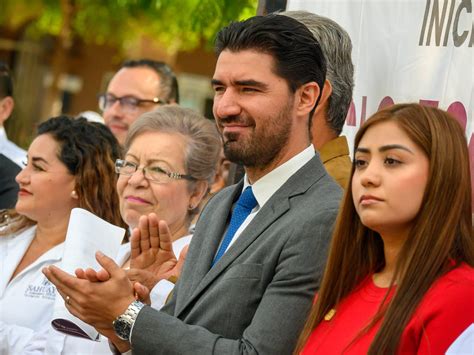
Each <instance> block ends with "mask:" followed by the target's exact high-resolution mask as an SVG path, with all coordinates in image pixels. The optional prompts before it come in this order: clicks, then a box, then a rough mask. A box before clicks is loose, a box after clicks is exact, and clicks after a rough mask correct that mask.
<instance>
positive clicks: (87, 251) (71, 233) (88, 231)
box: [51, 208, 125, 340]
mask: <svg viewBox="0 0 474 355" xmlns="http://www.w3.org/2000/svg"><path fill="white" fill-rule="evenodd" d="M124 234H125V229H123V228H120V227H117V226H115V225H113V224H110V223H108V222H106V221H104V220H103V219H101V218H99V217H97V216H96V215H94V214H92V213H91V212H89V211H86V210H84V209H82V208H74V209H73V210H72V211H71V217H70V219H69V225H68V228H67V234H66V240H65V242H64V255H63V259H62V261H61V265H60V268H61V269H62V270H63V271H65V272H67V273H69V274H71V275H74V271H75V270H76V269H77V268H89V267H90V268H93V269H95V270H99V269H100V268H101V267H100V265H99V264H98V262H97V260H96V259H95V253H96V251H101V252H102V253H104V254H105V255H107V256H109V257H112V258H114V257H115V256H116V255H117V252H118V250H119V247H120V244H121V243H122V240H123V237H124ZM51 325H52V326H53V328H54V329H56V330H57V331H60V332H63V333H66V334H68V335H74V336H79V337H83V338H87V339H92V340H98V338H99V333H98V332H97V331H96V330H95V329H94V328H93V327H92V326H90V325H88V324H86V323H84V322H83V321H81V320H80V319H78V318H76V317H74V316H73V315H72V314H71V313H69V311H68V310H67V308H66V306H65V305H64V300H63V299H62V298H61V297H56V301H55V304H54V311H53V321H52V322H51Z"/></svg>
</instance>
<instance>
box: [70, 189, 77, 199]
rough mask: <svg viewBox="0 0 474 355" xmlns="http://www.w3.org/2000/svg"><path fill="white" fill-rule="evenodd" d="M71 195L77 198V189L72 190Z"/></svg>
mask: <svg viewBox="0 0 474 355" xmlns="http://www.w3.org/2000/svg"><path fill="white" fill-rule="evenodd" d="M71 197H72V198H77V192H76V190H72V192H71Z"/></svg>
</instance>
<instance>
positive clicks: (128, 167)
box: [115, 159, 196, 184]
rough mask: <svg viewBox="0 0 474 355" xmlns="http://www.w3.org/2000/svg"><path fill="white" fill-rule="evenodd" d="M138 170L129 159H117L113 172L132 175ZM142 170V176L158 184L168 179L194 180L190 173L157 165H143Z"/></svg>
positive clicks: (136, 165)
mask: <svg viewBox="0 0 474 355" xmlns="http://www.w3.org/2000/svg"><path fill="white" fill-rule="evenodd" d="M137 170H138V164H135V163H132V162H130V161H126V160H122V159H117V160H116V161H115V172H116V173H117V174H120V175H125V176H132V175H133V174H135V172H136V171H137ZM141 170H142V171H143V176H145V178H146V179H148V180H150V181H154V182H157V183H159V184H166V183H167V182H170V180H180V179H185V180H191V181H192V180H196V178H194V177H192V176H191V175H185V174H180V173H169V172H167V171H165V170H163V168H161V167H159V166H154V165H150V166H145V167H143V168H142V169H141Z"/></svg>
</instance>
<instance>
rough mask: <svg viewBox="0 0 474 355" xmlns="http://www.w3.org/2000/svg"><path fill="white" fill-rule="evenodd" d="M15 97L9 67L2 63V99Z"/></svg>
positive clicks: (0, 87) (0, 63) (0, 69)
mask: <svg viewBox="0 0 474 355" xmlns="http://www.w3.org/2000/svg"><path fill="white" fill-rule="evenodd" d="M7 96H13V80H12V77H11V74H10V69H9V68H8V65H6V64H5V63H4V62H2V61H0V98H4V97H7Z"/></svg>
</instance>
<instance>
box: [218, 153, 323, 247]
mask: <svg viewBox="0 0 474 355" xmlns="http://www.w3.org/2000/svg"><path fill="white" fill-rule="evenodd" d="M314 155H315V153H314V147H313V145H312V144H311V145H309V146H308V148H306V149H304V150H303V151H302V152H300V153H298V154H297V155H295V156H294V157H293V158H291V159H290V160H288V161H287V162H285V163H283V164H282V165H280V166H279V167H277V168H276V169H273V170H272V171H270V172H269V173H268V174H267V175H265V176H263V177H261V178H260V179H258V180H257V181H256V182H255V183H254V184H253V185H250V182H249V181H248V177H247V174H245V176H244V186H243V189H242V191H244V190H245V188H246V187H247V186H252V191H253V194H254V195H255V199H256V200H257V202H258V204H257V206H256V207H255V208H254V209H253V210H252V212H251V213H250V214H249V215H248V217H247V218H246V219H245V220H244V221H243V223H242V224H241V225H240V227H239V229H237V232H235V235H234V237H233V238H232V240H231V242H230V244H229V246H228V247H227V249H226V252H227V250H229V248H230V247H231V246H232V244H234V242H235V241H236V240H237V238H238V237H239V236H240V235H241V234H242V232H243V231H244V230H245V228H247V226H248V225H249V224H250V222H251V221H252V219H254V218H255V216H256V215H257V213H258V212H259V211H260V209H261V208H262V207H263V206H264V205H265V203H267V201H268V200H269V199H270V198H271V197H272V196H273V194H274V193H275V192H277V191H278V189H279V188H280V187H282V186H283V184H284V183H285V182H286V181H287V180H288V179H289V178H290V177H291V176H292V175H293V174H294V173H296V172H297V171H298V170H299V169H301V168H302V167H303V166H304V165H305V164H306V163H307V162H309V161H310V160H311V159H312V158H313V157H314ZM227 228H228V227H227ZM227 228H226V232H227ZM224 235H225V233H224ZM221 243H222V240H221ZM219 247H220V245H219ZM217 250H219V248H218V249H217Z"/></svg>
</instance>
